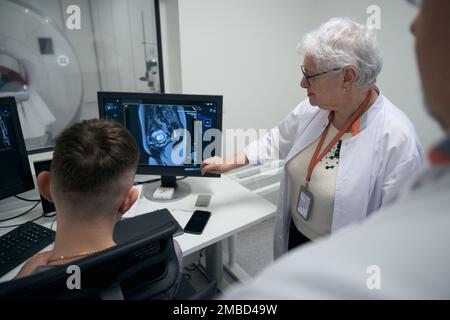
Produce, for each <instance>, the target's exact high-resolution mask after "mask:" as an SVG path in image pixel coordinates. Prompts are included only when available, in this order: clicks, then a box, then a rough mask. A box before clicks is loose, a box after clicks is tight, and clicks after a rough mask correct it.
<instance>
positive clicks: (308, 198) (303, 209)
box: [297, 186, 314, 220]
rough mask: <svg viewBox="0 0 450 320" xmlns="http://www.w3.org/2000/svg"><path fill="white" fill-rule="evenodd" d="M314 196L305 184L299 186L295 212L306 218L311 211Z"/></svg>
mask: <svg viewBox="0 0 450 320" xmlns="http://www.w3.org/2000/svg"><path fill="white" fill-rule="evenodd" d="M313 201H314V196H313V194H312V193H311V192H309V191H308V189H307V188H306V187H305V186H301V187H300V196H299V198H298V204H297V212H298V213H299V214H300V216H302V218H303V219H305V220H308V218H309V213H310V212H311V209H312V205H313Z"/></svg>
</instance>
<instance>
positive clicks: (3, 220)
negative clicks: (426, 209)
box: [0, 200, 41, 222]
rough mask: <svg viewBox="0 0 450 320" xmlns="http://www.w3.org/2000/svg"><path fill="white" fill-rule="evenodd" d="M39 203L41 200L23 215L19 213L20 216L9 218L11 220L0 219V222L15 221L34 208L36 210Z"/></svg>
mask: <svg viewBox="0 0 450 320" xmlns="http://www.w3.org/2000/svg"><path fill="white" fill-rule="evenodd" d="M40 202H41V200H39V202H36V204H35V205H34V206H33V207H31V209H28V210H27V211H25V212H24V213H21V214H19V215H17V216H14V217H11V218H6V219H1V220H0V222H5V221H10V220H13V219H17V218H19V217H22V216H24V215H26V214H27V213H30V212H31V211H32V210H33V209H34V208H36V207H37V206H38V204H39V203H40ZM39 218H40V217H39Z"/></svg>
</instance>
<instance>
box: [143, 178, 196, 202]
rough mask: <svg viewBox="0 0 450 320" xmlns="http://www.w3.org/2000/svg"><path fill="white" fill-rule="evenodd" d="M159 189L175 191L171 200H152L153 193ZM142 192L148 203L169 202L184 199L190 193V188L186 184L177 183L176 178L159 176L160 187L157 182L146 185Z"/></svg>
mask: <svg viewBox="0 0 450 320" xmlns="http://www.w3.org/2000/svg"><path fill="white" fill-rule="evenodd" d="M159 187H166V188H174V189H175V191H174V193H173V197H172V199H156V198H154V197H153V193H154V192H155V190H156V189H158V188H159ZM142 192H143V193H144V197H146V198H147V199H148V200H150V201H155V202H171V201H178V200H181V199H183V198H186V197H187V196H188V195H189V194H190V193H191V187H190V186H189V184H188V183H186V182H183V181H177V177H175V176H161V185H158V183H157V182H154V183H150V184H146V185H144V189H143V190H142Z"/></svg>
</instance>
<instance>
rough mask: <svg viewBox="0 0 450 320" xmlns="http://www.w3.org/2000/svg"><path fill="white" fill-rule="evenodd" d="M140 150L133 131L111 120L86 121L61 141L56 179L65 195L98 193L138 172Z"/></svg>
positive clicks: (55, 162) (55, 163)
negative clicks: (132, 134)
mask: <svg viewBox="0 0 450 320" xmlns="http://www.w3.org/2000/svg"><path fill="white" fill-rule="evenodd" d="M138 159H139V149H138V147H137V145H136V142H135V140H134V139H133V137H132V136H131V134H130V133H129V131H128V130H127V129H126V128H124V127H123V126H122V125H120V124H119V123H118V122H115V121H110V120H99V119H93V120H85V121H82V122H79V123H76V124H74V125H72V126H71V127H69V128H67V129H66V130H64V131H63V133H62V134H61V135H60V136H59V137H58V138H57V140H56V144H55V148H54V153H53V160H52V167H51V171H52V177H53V179H55V180H54V181H55V182H56V185H57V188H58V189H59V190H61V191H63V192H75V193H91V194H92V193H96V192H99V191H101V189H102V188H103V187H104V186H106V185H109V184H110V183H111V182H114V180H115V179H118V178H119V177H121V176H123V175H124V174H125V173H126V172H129V171H130V172H131V171H132V172H133V174H134V173H135V172H136V168H137V163H138Z"/></svg>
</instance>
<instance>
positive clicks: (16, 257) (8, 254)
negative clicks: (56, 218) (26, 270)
mask: <svg viewBox="0 0 450 320" xmlns="http://www.w3.org/2000/svg"><path fill="white" fill-rule="evenodd" d="M54 240H55V231H53V230H50V229H49V228H46V227H43V226H41V225H38V224H36V223H34V222H27V223H24V224H23V225H21V226H19V227H17V228H15V229H14V230H11V231H10V232H8V233H6V234H4V235H3V236H1V237H0V277H2V276H4V275H5V274H7V273H8V272H9V271H11V270H12V269H14V268H15V267H17V266H18V265H20V264H21V263H23V262H25V261H26V260H28V259H29V258H31V257H32V256H33V255H35V254H36V253H38V252H39V251H41V250H42V249H44V248H45V247H47V246H48V245H49V244H51V243H52V242H53V241H54Z"/></svg>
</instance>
